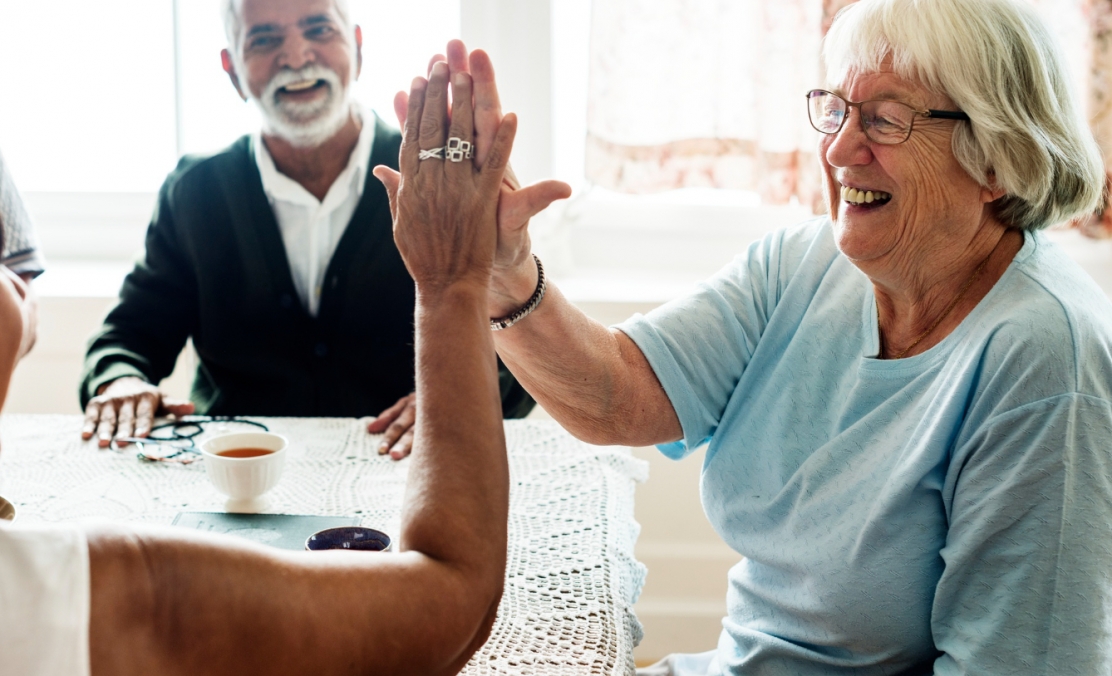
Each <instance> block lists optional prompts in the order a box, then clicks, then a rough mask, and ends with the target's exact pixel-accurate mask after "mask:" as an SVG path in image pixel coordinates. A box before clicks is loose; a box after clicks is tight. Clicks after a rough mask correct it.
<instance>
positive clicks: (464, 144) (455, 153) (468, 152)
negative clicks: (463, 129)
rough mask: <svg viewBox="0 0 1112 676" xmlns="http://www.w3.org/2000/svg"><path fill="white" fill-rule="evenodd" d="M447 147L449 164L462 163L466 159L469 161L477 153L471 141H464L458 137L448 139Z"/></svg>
mask: <svg viewBox="0 0 1112 676" xmlns="http://www.w3.org/2000/svg"><path fill="white" fill-rule="evenodd" d="M447 147H448V161H449V162H462V161H464V160H465V159H466V160H469V159H471V156H472V155H473V154H474V151H475V147H474V146H473V145H472V144H471V142H470V141H464V140H463V139H461V138H460V137H458V136H453V137H452V138H450V139H448V146H447Z"/></svg>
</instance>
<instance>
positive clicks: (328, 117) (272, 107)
mask: <svg viewBox="0 0 1112 676" xmlns="http://www.w3.org/2000/svg"><path fill="white" fill-rule="evenodd" d="M305 80H323V81H324V82H325V83H326V87H327V94H326V95H325V96H324V97H323V98H321V99H318V100H316V101H311V102H309V103H292V102H289V101H281V100H280V99H279V98H278V90H279V89H281V88H282V87H285V86H286V85H290V84H293V83H295V82H304V81H305ZM251 100H252V101H254V103H255V105H256V106H258V108H259V111H260V112H261V113H262V116H263V128H264V130H265V131H266V132H267V133H270V134H273V135H274V136H277V137H279V138H281V139H284V140H285V141H287V142H289V143H290V145H293V146H295V147H297V148H312V147H316V146H319V145H321V144H322V143H324V142H325V141H327V140H328V139H330V138H332V137H333V136H335V135H336V133H337V132H338V131H340V129H341V128H342V127H343V126H344V124H346V123H347V121H348V118H349V117H350V115H351V98H350V96H349V91H348V88H347V87H344V86H343V84H342V83H341V82H340V76H339V75H337V74H336V71H334V70H332V69H330V68H325V67H324V66H318V65H316V64H310V65H308V66H305V67H304V68H302V69H300V70H284V71H282V72H280V73H278V74H277V75H275V76H274V77H273V78H272V79H271V80H270V82H268V83H267V85H266V89H265V90H264V91H263V93H262V95H261V96H259V97H258V98H255V97H254V96H252V97H251Z"/></svg>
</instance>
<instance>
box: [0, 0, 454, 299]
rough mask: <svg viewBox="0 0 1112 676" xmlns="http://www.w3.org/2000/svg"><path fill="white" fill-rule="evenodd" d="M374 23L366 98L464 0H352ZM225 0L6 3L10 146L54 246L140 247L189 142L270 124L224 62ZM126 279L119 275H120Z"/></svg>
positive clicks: (0, 49)
mask: <svg viewBox="0 0 1112 676" xmlns="http://www.w3.org/2000/svg"><path fill="white" fill-rule="evenodd" d="M350 5H351V9H352V13H353V20H354V21H355V22H356V23H358V24H359V25H360V26H361V27H362V30H363V57H364V60H363V64H364V65H363V72H362V76H361V77H360V79H359V81H358V83H357V84H356V86H355V88H354V93H355V96H356V98H357V99H358V100H359V101H361V102H362V103H363V104H364V105H365V106H366V107H369V108H371V109H373V110H376V111H377V112H378V114H379V115H380V116H381V117H382V118H383V119H384V120H385V121H386V122H387V123H390V124H396V120H395V117H394V112H393V105H392V101H393V97H394V94H395V92H396V91H397V90H399V89H402V88H406V87H408V84H409V82H410V80H411V79H412V77H413V75H414V74H415V73H422V72H424V70H425V67H426V64H427V63H428V60H429V57H430V56H431V55H432V54H434V53H437V52H442V51H443V49H444V45H445V44H446V43H447V41H448V40H449V39H451V38H453V37H456V36H457V35H458V34H459V31H460V1H459V0H407V1H406V2H387V1H386V0H350ZM224 45H225V37H224V27H223V17H222V15H221V12H220V0H99V1H98V2H89V1H88V0H50V1H49V2H19V3H16V2H5V3H0V59H2V62H3V63H4V64H5V68H4V71H3V74H2V75H0V85H2V86H3V89H4V91H5V92H7V96H6V97H5V101H6V102H7V103H6V105H4V106H0V152H3V154H4V156H5V158H6V160H7V161H8V164H9V166H10V167H11V169H12V173H13V175H14V177H15V180H16V182H17V184H18V185H19V187H20V190H21V192H23V194H24V197H25V199H26V201H27V206H28V209H29V210H30V212H31V214H32V216H33V217H34V218H35V221H36V226H37V230H38V235H39V239H40V241H41V243H42V246H43V250H44V252H45V254H46V256H47V257H48V259H49V260H51V261H53V262H55V263H56V262H58V261H59V260H65V259H86V260H87V259H90V258H92V259H97V258H99V259H110V260H117V261H119V260H126V259H129V258H131V257H132V256H133V255H134V254H135V252H136V251H137V250H138V249H139V248H140V247H141V246H142V240H143V230H144V229H145V227H146V223H147V220H148V219H149V216H150V212H151V208H152V207H153V203H154V194H155V192H156V191H157V190H158V187H159V185H161V183H162V181H163V179H164V178H165V177H166V174H167V173H168V172H169V171H170V170H171V169H173V167H174V165H175V163H176V162H177V158H178V156H179V155H180V154H182V153H197V152H212V151H215V150H218V149H220V148H222V147H224V146H226V145H228V144H229V143H231V142H232V141H234V140H235V139H236V138H237V137H239V136H241V135H242V134H245V133H249V132H251V131H253V130H254V129H256V128H257V127H258V123H259V118H258V115H257V113H256V112H255V110H254V106H253V105H252V104H247V103H244V102H243V101H241V100H240V99H239V97H238V95H237V94H236V93H235V91H234V90H233V89H232V86H231V84H230V83H229V82H228V78H227V75H226V74H225V73H224V72H223V70H222V68H221V65H220V50H221V49H222V48H223V47H224ZM109 286H114V285H109Z"/></svg>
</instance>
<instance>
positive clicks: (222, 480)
mask: <svg viewBox="0 0 1112 676" xmlns="http://www.w3.org/2000/svg"><path fill="white" fill-rule="evenodd" d="M289 444H290V442H289V440H288V439H286V438H285V437H284V436H282V435H280V434H274V433H272V432H236V433H234V434H223V435H221V436H218V437H212V438H211V439H207V440H206V441H205V442H204V443H203V444H201V454H202V456H204V458H205V471H206V472H208V476H209V479H210V480H212V483H213V485H215V486H216V490H218V491H220V492H221V493H223V494H224V495H227V496H228V500H227V502H225V503H224V509H226V510H227V511H229V512H261V511H262V510H264V509H266V508H267V506H269V504H270V502H269V500H267V499H266V498H265V497H264V494H265V493H266V492H267V491H269V490H270V489H271V488H274V487H275V486H276V485H277V484H278V479H279V478H281V476H282V470H283V469H285V467H286V449H287V448H288V447H289ZM246 450H254V451H255V454H253V455H247V454H245V453H243V452H244V451H246ZM237 451H238V452H241V453H237ZM229 454H231V455H229ZM237 455H241V456H242V455H247V457H235V456H237Z"/></svg>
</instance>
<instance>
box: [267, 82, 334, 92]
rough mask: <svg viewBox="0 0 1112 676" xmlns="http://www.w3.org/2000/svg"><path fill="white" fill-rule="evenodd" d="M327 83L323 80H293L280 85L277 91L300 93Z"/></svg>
mask: <svg viewBox="0 0 1112 676" xmlns="http://www.w3.org/2000/svg"><path fill="white" fill-rule="evenodd" d="M327 85H328V83H327V82H325V81H324V80H302V81H301V82H293V83H290V84H288V85H285V86H283V87H280V88H279V89H278V91H279V92H280V93H283V94H301V93H303V92H307V91H311V90H314V89H319V88H321V87H325V86H327Z"/></svg>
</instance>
